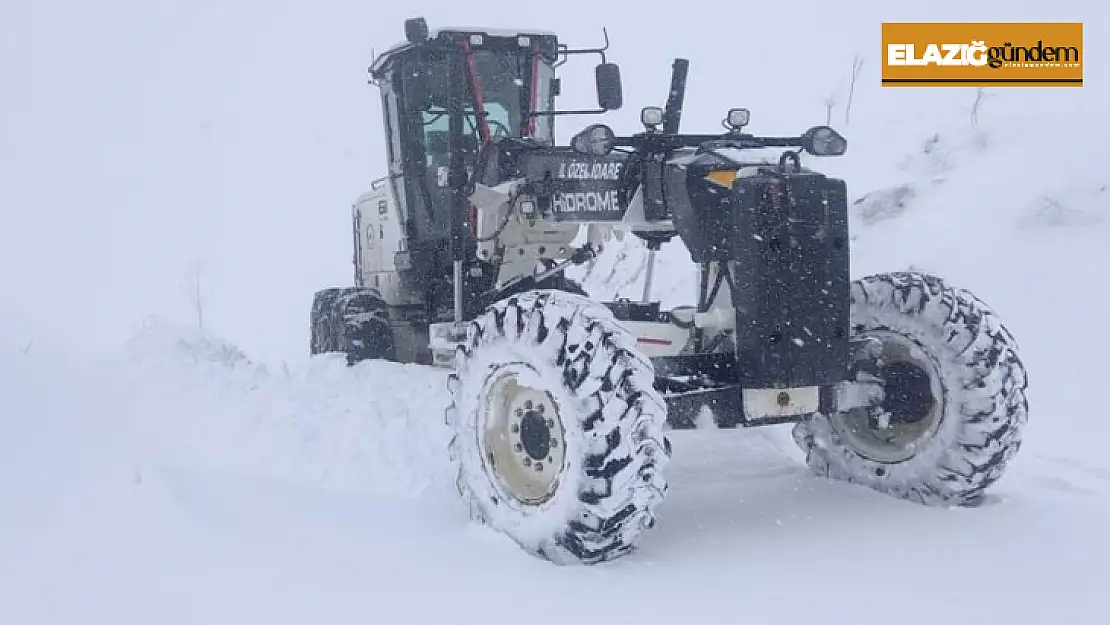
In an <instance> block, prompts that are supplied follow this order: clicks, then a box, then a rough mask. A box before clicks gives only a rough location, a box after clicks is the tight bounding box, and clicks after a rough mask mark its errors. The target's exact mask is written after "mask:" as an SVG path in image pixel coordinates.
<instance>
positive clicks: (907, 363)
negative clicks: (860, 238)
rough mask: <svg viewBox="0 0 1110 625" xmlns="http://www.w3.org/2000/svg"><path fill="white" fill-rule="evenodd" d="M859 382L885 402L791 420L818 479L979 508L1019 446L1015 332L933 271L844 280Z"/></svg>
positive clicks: (1023, 406) (1022, 414) (1022, 399)
mask: <svg viewBox="0 0 1110 625" xmlns="http://www.w3.org/2000/svg"><path fill="white" fill-rule="evenodd" d="M851 306H852V308H851V319H852V320H851V323H852V336H853V338H855V339H864V338H866V339H871V342H870V345H869V347H867V348H865V349H863V350H861V351H860V352H859V353H858V354H857V361H856V363H855V367H854V369H855V370H856V371H857V372H858V374H859V379H861V380H862V379H867V378H868V376H871V377H870V379H871V380H877V381H879V383H880V386H881V387H882V389H883V398H882V401H881V403H878V404H877V405H873V406H872V407H870V408H858V409H853V410H848V411H844V412H839V413H833V414H831V415H829V416H828V417H825V416H822V415H817V416H815V417H813V418H812V419H810V420H807V421H803V422H801V423H798V424H797V425H796V426H795V427H794V440H795V442H796V443H797V444H798V445H799V447H801V448H802V450H803V451H805V452H806V462H807V464H808V465H809V467H810V468H811V469H812V470H813V471H815V472H816V473H817V474H818V475H821V476H824V477H829V478H833V479H840V480H844V481H847V482H851V483H855V484H860V485H863V486H867V487H870V488H872V489H874V490H877V491H880V492H884V493H887V494H889V495H892V496H895V497H899V498H903V499H908V500H912V501H917V502H920V503H923V504H930V505H962V506H969V505H976V504H978V503H979V502H981V500H982V499H983V496H984V494H985V491H986V490H987V489H988V488H989V487H990V486H991V485H993V484H994V483H995V482H997V481H998V480H999V478H1001V477H1002V474H1003V473H1004V471H1005V469H1006V466H1007V464H1008V463H1009V462H1010V461H1011V460H1012V459H1013V457H1014V455H1015V454H1016V453H1017V452H1018V449H1019V448H1020V447H1021V436H1022V428H1023V427H1024V426H1025V424H1026V422H1027V420H1028V408H1029V406H1028V401H1027V399H1026V396H1025V389H1026V386H1027V381H1026V371H1025V367H1024V365H1023V364H1022V361H1021V359H1020V358H1019V357H1018V349H1017V344H1016V341H1015V340H1014V337H1013V336H1012V335H1011V334H1010V332H1009V331H1008V330H1007V329H1006V327H1005V326H1004V325H1003V324H1002V322H1001V321H1000V320H999V319H998V317H997V316H996V314H995V313H994V312H993V311H992V310H991V309H990V308H988V307H987V305H986V304H984V303H983V302H982V301H980V300H979V299H978V298H976V297H975V296H974V295H973V294H971V293H969V292H967V291H965V290H962V289H956V288H953V287H951V286H948V285H946V284H945V283H944V282H943V281H941V280H940V279H938V278H935V277H933V276H928V275H923V274H919V273H891V274H880V275H874V276H869V277H866V278H863V279H861V280H856V281H854V282H853V284H852V303H851Z"/></svg>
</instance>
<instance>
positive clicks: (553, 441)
mask: <svg viewBox="0 0 1110 625" xmlns="http://www.w3.org/2000/svg"><path fill="white" fill-rule="evenodd" d="M550 445H551V447H558V446H559V441H557V440H555V439H551V443H550Z"/></svg>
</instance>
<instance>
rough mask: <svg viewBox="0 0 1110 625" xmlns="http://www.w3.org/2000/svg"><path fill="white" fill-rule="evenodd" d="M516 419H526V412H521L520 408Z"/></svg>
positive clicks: (517, 410)
mask: <svg viewBox="0 0 1110 625" xmlns="http://www.w3.org/2000/svg"><path fill="white" fill-rule="evenodd" d="M516 418H517V419H523V418H524V411H523V410H521V409H520V408H517V409H516Z"/></svg>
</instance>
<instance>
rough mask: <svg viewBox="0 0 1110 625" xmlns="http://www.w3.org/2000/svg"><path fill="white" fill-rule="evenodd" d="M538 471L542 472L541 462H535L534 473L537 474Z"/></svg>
mask: <svg viewBox="0 0 1110 625" xmlns="http://www.w3.org/2000/svg"><path fill="white" fill-rule="evenodd" d="M540 471H543V463H542V462H537V463H536V472H537V473H538V472H540Z"/></svg>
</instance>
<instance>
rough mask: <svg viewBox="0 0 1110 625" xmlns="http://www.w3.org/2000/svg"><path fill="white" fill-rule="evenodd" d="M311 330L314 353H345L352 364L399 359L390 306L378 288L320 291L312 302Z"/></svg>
mask: <svg viewBox="0 0 1110 625" xmlns="http://www.w3.org/2000/svg"><path fill="white" fill-rule="evenodd" d="M311 327H312V337H311V354H321V353H326V352H344V353H346V354H347V364H351V365H353V364H356V363H358V362H361V361H363V360H371V359H378V358H381V359H386V360H394V359H395V358H396V350H395V347H394V342H393V331H392V329H391V328H390V326H389V312H388V307H387V306H386V303H385V302H384V301H383V300H382V298H381V295H380V294H379V293H378V291H377V290H376V289H372V288H367V287H345V288H327V289H322V290H320V291H317V292H316V295H315V296H314V297H313V300H312V319H311Z"/></svg>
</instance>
